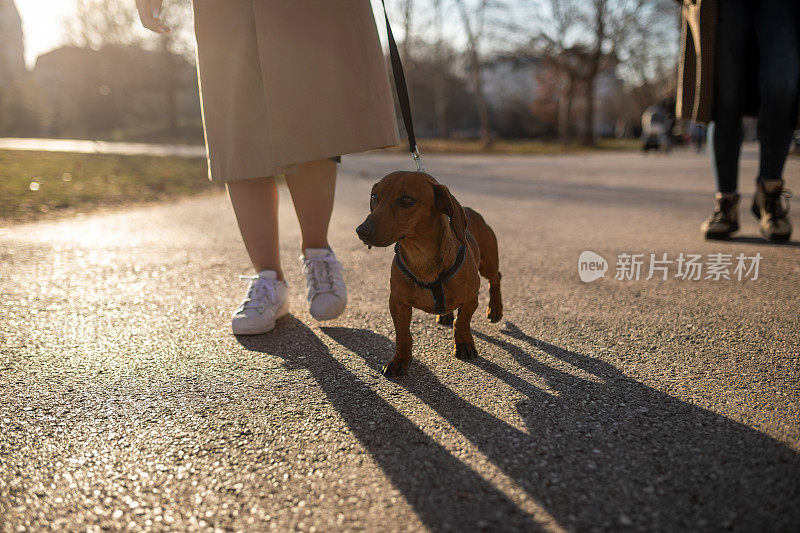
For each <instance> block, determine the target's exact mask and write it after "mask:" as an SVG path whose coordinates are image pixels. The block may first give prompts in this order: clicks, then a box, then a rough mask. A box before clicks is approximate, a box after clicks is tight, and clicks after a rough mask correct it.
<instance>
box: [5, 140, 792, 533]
mask: <svg viewBox="0 0 800 533" xmlns="http://www.w3.org/2000/svg"><path fill="white" fill-rule="evenodd" d="M425 163H426V164H427V166H428V168H429V170H430V171H431V172H432V173H433V174H434V175H435V176H436V177H438V178H439V179H440V181H442V182H444V183H446V184H447V185H449V186H450V188H451V190H452V191H453V193H454V194H455V195H456V197H457V198H458V199H459V200H460V201H461V202H462V203H463V204H464V205H469V206H471V207H473V208H475V209H476V210H478V211H479V212H481V213H482V214H483V215H484V216H485V218H486V220H487V221H488V222H489V224H490V225H492V226H493V227H494V229H495V231H496V233H497V235H498V238H499V242H500V257H501V271H502V273H503V298H504V303H505V316H504V319H503V321H502V322H501V323H500V324H496V325H495V324H490V323H488V322H487V321H486V320H485V319H484V318H483V314H482V313H476V316H475V318H473V322H472V325H473V330H474V335H475V337H476V342H477V347H478V350H479V352H480V357H479V358H478V359H476V360H475V361H474V362H464V361H460V360H457V359H455V358H454V357H453V356H452V355H451V350H452V346H451V342H452V341H451V339H450V336H451V332H450V330H449V329H448V328H444V327H441V326H438V325H436V324H435V323H434V322H433V317H432V316H429V315H425V314H424V313H421V312H419V311H416V312H415V313H414V317H413V321H412V333H413V335H414V341H415V346H414V355H415V359H414V361H413V362H412V364H411V367H410V372H409V374H408V375H406V376H404V377H401V378H397V379H393V380H387V379H385V378H383V377H382V376H381V375H380V368H381V365H382V364H383V363H384V362H386V361H387V360H388V359H389V358H391V356H392V352H393V335H394V334H393V328H392V324H391V319H390V315H389V310H388V306H387V301H388V295H389V284H388V273H389V264H390V261H391V257H392V256H391V251H390V250H389V249H372V250H371V251H370V250H367V248H366V247H364V246H363V245H361V244H360V243H359V241H358V239H357V238H356V235H355V231H354V229H355V227H356V225H358V223H360V222H361V220H362V219H363V218H364V217H365V216H366V213H367V211H368V195H369V190H370V187H371V185H372V184H373V183H374V182H375V181H376V180H377V179H378V178H379V177H380V176H382V175H383V174H384V173H386V172H388V171H390V170H393V169H397V168H401V167H402V168H408V167H409V166H410V161H408V160H407V158H406V157H405V156H402V155H399V154H391V155H363V156H357V157H348V158H345V161H344V163H343V164H342V168H341V178H340V180H339V184H338V190H337V195H338V196H337V206H336V210H335V213H334V218H333V221H332V225H331V236H332V244H333V247H334V249H335V251H336V252H337V254H338V256H339V257H340V259H341V260H342V262H343V263H344V264H345V266H346V268H347V271H346V272H345V279H346V281H347V283H348V287H349V296H350V302H349V307H348V310H347V311H346V313H345V314H344V315H343V316H342V317H341V318H340V319H337V320H335V321H332V322H328V323H322V324H320V323H317V322H315V321H314V320H313V319H312V318H311V317H310V316H309V314H308V311H307V309H306V307H305V285H304V280H303V279H302V274H301V271H300V264H299V262H298V261H297V257H298V255H299V249H298V248H299V245H298V241H299V238H298V230H297V223H296V220H295V218H294V214H293V211H292V209H291V207H290V201H289V197H288V195H287V194H286V193H285V191H283V192H282V194H281V201H282V208H281V223H282V234H283V242H282V250H283V252H284V256H283V257H284V259H285V261H284V269H285V271H286V273H287V278H288V281H289V283H290V292H291V296H292V300H293V304H292V314H291V315H290V316H288V317H286V318H285V319H281V320H279V322H278V325H277V327H276V329H275V330H274V331H272V332H271V333H269V334H266V335H260V336H253V337H239V338H237V337H234V336H233V335H231V333H230V322H229V318H230V313H231V311H232V310H233V309H234V308H235V307H236V305H237V304H238V302H239V299H240V298H241V297H242V295H243V293H244V289H245V284H244V283H243V282H241V281H240V280H239V279H238V277H237V276H238V275H239V274H246V273H249V265H248V261H247V258H246V254H245V252H244V250H243V247H242V245H241V242H240V240H239V237H238V233H237V229H236V224H235V220H234V218H233V215H232V210H231V209H230V206H229V205H228V203H227V200H226V198H225V197H224V196H223V195H220V194H214V195H208V196H204V197H199V198H193V199H190V200H183V201H178V202H175V203H169V204H159V205H154V206H150V207H144V208H136V209H130V210H124V211H116V212H106V213H100V214H95V215H92V216H84V217H79V218H72V219H68V220H62V221H57V222H40V223H35V224H28V225H16V226H8V227H3V228H0V262H1V263H0V264H2V269H0V296H2V301H0V313H1V315H0V317H1V318H0V320H2V322H1V323H0V531H4V532H5V531H9V532H15V531H25V530H45V529H55V530H83V531H93V530H100V529H109V528H110V529H128V530H167V529H170V530H233V531H236V530H268V529H276V530H287V529H295V530H301V531H334V530H370V531H407V530H426V529H427V530H434V531H446V530H456V531H474V530H492V531H531V530H533V531H538V530H544V531H620V530H639V531H704V530H707V531H719V530H733V531H753V530H760V531H767V530H769V531H797V528H798V524H800V453H799V452H800V356H799V353H800V331H798V329H799V328H798V325H800V310H799V309H798V287H800V285H798V281H799V278H800V261H799V259H800V254H799V253H798V252H800V247H799V246H798V243H797V241H795V242H794V243H791V244H789V245H783V246H778V245H771V244H767V243H766V242H764V241H762V240H761V239H760V238H759V237H758V234H757V225H756V222H755V220H754V219H753V217H752V216H751V215H750V214H749V205H748V202H749V201H750V199H751V197H752V192H753V191H752V189H753V184H752V182H751V181H750V177H752V176H755V173H756V170H755V165H756V157H755V154H754V153H753V152H752V150H749V151H746V152H745V157H744V160H743V163H742V167H743V175H744V176H745V178H743V180H742V182H743V187H742V191H743V199H742V208H741V216H742V222H743V224H742V226H743V227H742V231H741V236H740V237H738V238H736V239H734V240H731V241H728V242H705V241H703V240H702V239H701V238H700V234H699V225H700V222H701V221H702V220H703V219H704V218H705V217H706V216H708V215H709V214H710V212H711V208H712V202H713V184H712V180H711V177H710V171H709V163H708V160H707V159H706V158H705V157H703V156H697V155H694V154H688V153H679V152H676V153H674V154H673V155H671V156H644V155H641V154H637V153H625V154H591V155H582V156H541V157H524V156H500V157H497V156H493V157H491V156H478V155H467V156H445V155H442V156H430V157H427V158H426V159H425ZM786 175H787V180H788V183H789V186H790V187H791V186H795V187H800V161H798V160H797V159H790V161H789V163H788V167H787V171H786ZM792 217H793V218H792V220H793V223H794V226H795V228H796V230H795V232H796V234H797V235H798V236H800V218H798V217H797V216H796V215H794V214H793V215H792ZM584 250H592V251H594V252H596V253H598V254H600V255H601V256H603V257H604V258H605V259H606V260H607V261H608V263H609V270H608V272H607V273H606V277H605V279H600V280H597V281H595V282H592V283H583V282H581V281H580V279H579V277H578V269H577V267H578V256H579V255H580V253H581V252H582V251H584ZM624 253H631V254H632V253H643V254H645V265H644V267H643V270H642V276H641V277H642V279H640V280H639V281H635V280H616V279H614V276H615V265H616V263H617V258H618V256H619V254H624ZM651 253H652V254H656V256H657V257H658V258H660V257H661V254H664V253H666V254H668V258H669V259H672V260H675V259H676V258H677V257H678V255H679V254H680V253H684V254H689V253H697V254H704V257H707V254H714V253H723V254H733V255H734V256H735V255H737V254H739V253H744V254H745V255H746V256H753V255H755V254H756V253H759V254H761V256H762V259H761V262H760V271H759V276H758V279H757V280H752V279H747V280H742V281H738V280H736V279H735V278H734V279H732V280H719V281H714V280H712V279H708V280H706V279H701V280H699V281H689V280H682V279H679V278H676V277H675V276H674V273H675V271H676V270H675V269H676V266H675V265H674V264H673V265H671V266H670V269H671V270H670V271H669V273H668V274H669V275H668V279H666V280H663V279H661V275H660V274H657V275H655V276H654V277H653V278H652V279H650V280H646V279H644V278H645V277H646V276H647V274H648V268H649V265H648V263H647V260H648V259H649V254H651ZM486 299H487V295H486V290H485V286H484V289H483V291H482V293H481V302H482V303H481V306H482V307H483V306H485V302H486Z"/></svg>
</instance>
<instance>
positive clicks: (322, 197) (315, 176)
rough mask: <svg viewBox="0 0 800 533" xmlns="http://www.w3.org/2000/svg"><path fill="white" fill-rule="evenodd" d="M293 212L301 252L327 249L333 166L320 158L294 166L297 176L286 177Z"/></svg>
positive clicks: (331, 210)
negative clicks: (297, 222) (295, 215)
mask: <svg viewBox="0 0 800 533" xmlns="http://www.w3.org/2000/svg"><path fill="white" fill-rule="evenodd" d="M286 185H287V186H288V187H289V192H290V193H291V195H292V202H293V203H294V210H295V212H296V213H297V220H298V221H299V222H300V233H301V234H302V239H303V241H302V243H301V250H303V251H305V250H306V248H330V246H329V244H328V224H329V223H330V220H331V213H332V212H333V197H334V192H335V190H336V163H335V162H334V161H331V160H330V159H320V160H318V161H311V162H308V163H301V164H299V165H297V173H295V174H290V175H288V176H286Z"/></svg>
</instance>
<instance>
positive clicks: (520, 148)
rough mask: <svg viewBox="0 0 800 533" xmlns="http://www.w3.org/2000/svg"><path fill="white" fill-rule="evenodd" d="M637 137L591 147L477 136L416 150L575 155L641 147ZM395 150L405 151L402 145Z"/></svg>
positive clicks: (431, 142)
mask: <svg viewBox="0 0 800 533" xmlns="http://www.w3.org/2000/svg"><path fill="white" fill-rule="evenodd" d="M641 147H642V145H641V142H640V141H639V140H638V139H598V140H597V142H596V144H595V145H594V146H584V145H582V144H578V143H574V144H573V143H570V144H563V143H558V142H550V141H539V140H532V139H521V140H505V139H501V140H498V141H496V142H494V143H493V144H492V145H491V146H489V147H488V148H486V147H484V145H483V142H482V141H480V140H477V139H474V140H473V139H464V140H461V139H420V140H419V149H420V151H421V152H423V153H428V154H435V153H443V154H518V155H523V154H535V155H552V154H574V153H581V152H597V151H605V150H641ZM397 150H398V151H405V150H406V148H405V146H401V147H400V148H398V149H397Z"/></svg>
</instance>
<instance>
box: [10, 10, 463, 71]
mask: <svg viewBox="0 0 800 533" xmlns="http://www.w3.org/2000/svg"><path fill="white" fill-rule="evenodd" d="M371 1H372V8H373V11H375V14H376V19H377V22H378V31H379V32H380V34H381V42H382V43H384V47H385V46H386V45H385V43H386V28H385V26H384V25H383V24H384V22H383V13H382V12H381V4H380V0H371ZM15 2H16V4H17V9H18V10H19V14H20V16H21V17H22V30H23V32H24V33H25V62H26V63H27V64H28V68H33V65H34V64H35V63H36V58H37V57H38V56H39V55H41V54H42V53H44V52H47V51H49V50H52V49H53V48H57V47H58V46H60V45H61V44H62V43H63V42H64V24H63V19H64V17H66V16H69V15H71V14H72V13H73V12H74V3H73V2H72V0H15ZM135 4H136V3H135V2H134V0H130V8H131V9H136V7H135ZM393 22H394V21H393ZM445 25H446V27H447V28H446V30H445V31H446V33H447V34H448V38H450V39H451V42H453V43H454V44H455V43H458V44H459V45H460V44H462V43H461V41H462V38H461V37H460V35H458V34H459V33H460V32H459V31H458V29H456V28H457V26H458V24H457V21H456V20H453V19H448V20H446V21H445ZM400 26H401V24H399V21H397V22H394V24H393V30H394V33H395V36H396V37H397V39H398V41H399V40H401V39H402V35H403V34H402V29H401V28H400ZM422 30H423V28H422V27H420V28H418V30H417V31H422Z"/></svg>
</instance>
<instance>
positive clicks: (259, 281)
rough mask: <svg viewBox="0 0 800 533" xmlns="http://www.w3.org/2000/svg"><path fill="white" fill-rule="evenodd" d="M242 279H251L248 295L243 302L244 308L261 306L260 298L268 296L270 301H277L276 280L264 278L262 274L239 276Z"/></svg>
mask: <svg viewBox="0 0 800 533" xmlns="http://www.w3.org/2000/svg"><path fill="white" fill-rule="evenodd" d="M239 279H240V280H242V281H249V282H250V287H249V288H248V289H247V295H246V296H245V297H244V302H242V309H243V310H244V309H253V308H257V307H259V303H258V302H259V300H261V299H262V298H264V296H266V297H267V299H268V300H269V302H270V303H275V302H276V301H277V299H278V297H277V294H276V293H275V280H271V279H266V278H262V277H261V276H239Z"/></svg>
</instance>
